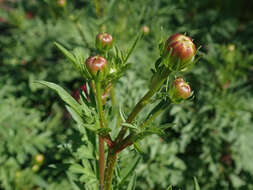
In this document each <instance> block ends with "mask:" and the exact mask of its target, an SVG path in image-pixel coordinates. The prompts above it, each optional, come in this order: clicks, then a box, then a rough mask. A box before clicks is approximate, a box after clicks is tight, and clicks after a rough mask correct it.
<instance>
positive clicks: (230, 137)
mask: <svg viewBox="0 0 253 190" xmlns="http://www.w3.org/2000/svg"><path fill="white" fill-rule="evenodd" d="M143 26H146V27H148V28H149V30H150V31H149V32H148V33H147V34H146V35H145V36H144V38H143V39H142V40H141V42H140V43H139V44H138V46H137V49H136V51H135V52H134V53H133V56H132V57H131V59H130V62H131V68H130V70H129V71H128V72H127V73H126V75H125V76H124V77H123V78H122V79H121V80H120V81H119V82H118V83H117V86H116V89H115V90H116V95H117V98H118V102H120V105H121V106H122V107H124V110H126V111H130V109H131V108H132V107H133V106H134V104H135V103H136V102H137V100H138V99H139V98H140V97H141V96H142V95H143V94H144V93H145V91H146V90H147V88H148V82H149V80H150V76H151V72H150V69H151V68H152V67H153V63H154V62H155V60H156V59H157V57H158V56H159V51H158V44H159V42H160V41H161V40H162V39H166V38H168V37H169V36H170V35H171V34H173V33H176V32H179V33H186V34H187V35H189V36H191V37H192V38H193V39H194V42H195V43H196V44H197V46H201V50H200V53H201V55H202V58H201V60H200V61H199V62H198V64H197V65H196V66H195V68H194V69H193V70H192V71H191V72H189V73H187V74H186V79H187V81H188V82H189V83H190V84H191V86H192V89H193V90H194V94H195V97H194V99H193V100H192V101H190V102H187V103H184V104H180V105H173V106H171V107H170V108H169V109H168V110H167V111H166V113H165V114H164V115H163V116H161V117H160V118H159V119H157V120H156V121H155V122H154V123H153V125H160V124H163V123H167V122H173V123H176V125H175V126H173V127H172V128H169V129H168V130H167V134H168V137H167V138H166V139H160V138H159V137H157V136H152V137H149V138H147V139H145V140H144V141H143V142H142V143H141V144H142V148H143V151H144V153H143V155H142V160H141V163H140V164H139V165H138V167H137V169H136V172H137V176H138V178H137V188H136V189H137V190H144V189H145V190H164V189H166V187H168V185H170V184H172V185H173V186H175V189H180V188H181V189H182V190H192V189H193V177H194V176H195V177H196V178H197V179H198V181H199V184H200V186H201V190H252V189H253V162H252V158H253V141H252V139H253V117H252V114H253V53H252V52H253V35H252V34H253V1H251V0H242V1H238V0H223V1H221V0H195V1H189V0H188V1H187V0H178V1H176V0H138V1H137V0H135V1H134V0H120V1H119V0H118V1H117V0H94V1H92V0H66V2H65V1H64V0H44V1H43V0H0V189H1V190H32V189H33V190H35V189H36V190H42V189H47V190H51V189H52V190H58V189H59V190H65V189H66V190H69V189H74V188H73V186H72V184H71V182H70V180H69V176H68V174H67V173H66V172H65V171H66V169H67V168H64V167H62V168H60V169H59V168H58V169H54V168H51V167H49V166H50V165H52V164H64V163H65V162H68V161H69V160H71V159H72V158H71V156H70V155H69V154H68V153H67V152H66V151H65V150H64V149H62V148H61V147H62V146H64V144H65V143H71V142H72V141H73V138H75V139H78V138H80V137H78V133H77V131H76V129H75V128H74V125H75V123H74V122H73V121H72V120H71V118H70V116H69V114H68V113H67V111H66V110H65V108H64V105H63V103H62V101H60V100H59V99H58V98H57V96H56V94H55V93H54V92H52V91H50V90H49V89H45V88H43V87H42V86H38V85H34V83H33V81H34V80H47V81H51V82H55V83H58V84H60V85H61V86H63V87H65V88H66V89H69V92H70V93H74V92H75V91H76V90H78V89H79V87H80V86H81V85H82V84H83V81H82V78H81V77H80V76H79V75H78V73H77V72H76V71H75V70H74V68H73V67H72V65H71V64H70V63H68V62H67V61H66V59H65V58H64V57H63V56H62V55H61V54H60V53H59V51H58V50H57V49H56V48H55V46H54V44H53V43H54V42H55V41H57V42H59V43H61V44H63V45H64V46H65V47H67V48H69V49H73V48H80V49H81V50H82V51H83V53H84V55H87V56H88V54H89V48H90V47H94V39H95V36H96V34H97V33H98V32H99V31H101V30H103V31H107V32H109V33H111V34H113V36H114V37H115V39H116V44H117V45H119V46H120V47H121V48H122V49H123V51H124V50H126V49H127V48H128V47H129V46H130V45H131V44H132V43H133V41H134V40H135V38H136V35H137V34H138V33H139V32H141V30H142V29H143ZM126 94H127V96H126ZM122 154H123V156H122V159H121V160H120V164H121V165H122V166H124V165H125V166H126V165H127V163H128V160H127V159H124V152H123V153H122ZM40 156H42V158H43V159H42V161H41V159H38V158H41V157H40Z"/></svg>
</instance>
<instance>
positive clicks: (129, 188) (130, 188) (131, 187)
mask: <svg viewBox="0 0 253 190" xmlns="http://www.w3.org/2000/svg"><path fill="white" fill-rule="evenodd" d="M135 185H136V173H135V172H134V175H133V176H132V177H131V180H130V182H129V184H128V186H127V190H134V189H135Z"/></svg>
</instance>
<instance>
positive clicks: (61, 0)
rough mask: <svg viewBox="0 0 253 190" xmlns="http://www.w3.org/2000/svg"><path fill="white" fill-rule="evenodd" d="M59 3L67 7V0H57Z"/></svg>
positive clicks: (60, 5)
mask: <svg viewBox="0 0 253 190" xmlns="http://www.w3.org/2000/svg"><path fill="white" fill-rule="evenodd" d="M57 4H58V6H59V7H65V5H66V0H57Z"/></svg>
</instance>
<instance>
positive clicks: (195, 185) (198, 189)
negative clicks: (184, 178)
mask: <svg viewBox="0 0 253 190" xmlns="http://www.w3.org/2000/svg"><path fill="white" fill-rule="evenodd" d="M194 187H195V190H200V187H199V184H198V180H197V178H196V177H194Z"/></svg>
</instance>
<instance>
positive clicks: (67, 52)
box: [54, 42, 76, 65]
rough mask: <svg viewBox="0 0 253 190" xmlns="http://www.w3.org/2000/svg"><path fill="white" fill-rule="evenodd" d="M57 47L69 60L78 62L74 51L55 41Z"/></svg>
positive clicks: (74, 62)
mask: <svg viewBox="0 0 253 190" xmlns="http://www.w3.org/2000/svg"><path fill="white" fill-rule="evenodd" d="M54 44H55V45H56V47H57V48H58V49H59V50H60V51H61V52H62V53H63V54H64V55H65V56H66V57H67V58H68V60H69V61H70V62H71V63H73V64H74V65H75V64H76V59H75V57H74V55H72V53H70V52H69V51H68V50H67V49H66V48H64V47H63V46H62V45H60V44H59V43H57V42H55V43H54Z"/></svg>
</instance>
